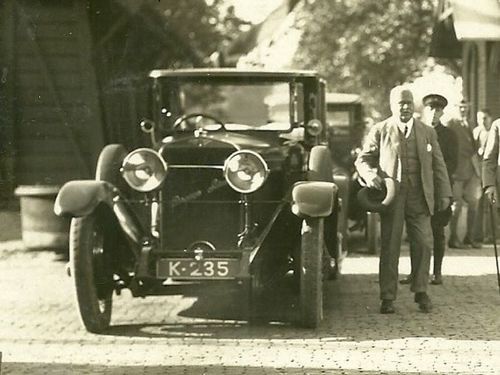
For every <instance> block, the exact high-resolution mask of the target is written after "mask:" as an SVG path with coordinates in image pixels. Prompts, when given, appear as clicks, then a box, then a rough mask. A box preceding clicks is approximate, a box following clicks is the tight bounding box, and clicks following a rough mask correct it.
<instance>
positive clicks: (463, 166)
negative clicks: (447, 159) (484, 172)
mask: <svg viewBox="0 0 500 375" xmlns="http://www.w3.org/2000/svg"><path fill="white" fill-rule="evenodd" d="M448 128H449V129H451V130H452V131H453V132H454V133H455V135H456V138H457V143H458V162H457V169H456V170H455V173H454V177H455V178H454V179H455V180H457V181H458V180H462V181H463V180H468V179H470V178H471V177H473V176H474V175H475V176H478V177H479V176H481V159H480V158H479V156H478V154H477V147H478V146H477V143H476V141H475V140H474V135H473V132H472V129H471V128H470V126H469V124H468V123H465V124H464V123H463V121H462V120H459V119H452V120H450V121H449V123H448Z"/></svg>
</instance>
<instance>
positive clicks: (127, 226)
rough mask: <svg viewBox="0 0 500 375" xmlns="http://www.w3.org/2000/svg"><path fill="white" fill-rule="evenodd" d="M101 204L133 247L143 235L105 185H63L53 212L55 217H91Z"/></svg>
mask: <svg viewBox="0 0 500 375" xmlns="http://www.w3.org/2000/svg"><path fill="white" fill-rule="evenodd" d="M101 203H103V204H105V205H107V206H108V207H109V208H110V209H111V210H112V211H113V213H114V215H115V217H116V219H117V220H118V223H119V224H120V227H121V228H122V229H123V231H124V232H125V234H126V235H127V236H128V237H129V238H130V239H131V240H132V241H133V242H135V243H137V244H138V243H140V242H141V239H142V238H143V235H144V230H143V229H142V227H141V224H140V222H139V220H138V219H137V217H136V215H135V214H134V212H133V211H132V209H131V208H130V206H129V205H128V204H127V202H126V200H125V199H123V198H122V197H121V196H120V192H119V190H118V189H117V188H115V187H114V186H113V185H112V184H110V183H109V182H106V181H95V180H75V181H69V182H67V183H66V184H64V185H63V186H62V188H61V190H59V194H57V197H56V201H55V204H54V212H55V214H56V215H58V216H66V217H68V216H69V217H81V216H87V215H89V214H91V213H92V212H93V211H94V210H95V209H96V208H97V207H98V206H99V205H100V204H101Z"/></svg>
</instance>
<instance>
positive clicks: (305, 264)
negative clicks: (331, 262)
mask: <svg viewBox="0 0 500 375" xmlns="http://www.w3.org/2000/svg"><path fill="white" fill-rule="evenodd" d="M323 249H324V240H323V219H320V218H307V219H304V220H303V222H302V239H301V248H300V267H299V279H300V297H299V298H300V318H299V319H300V324H301V325H302V326H304V327H307V328H316V327H317V326H318V325H319V323H320V321H321V319H322V317H323V272H322V260H323Z"/></svg>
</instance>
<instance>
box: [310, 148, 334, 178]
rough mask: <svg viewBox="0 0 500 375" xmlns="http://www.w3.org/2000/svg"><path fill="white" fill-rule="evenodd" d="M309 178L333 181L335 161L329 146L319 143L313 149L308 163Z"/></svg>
mask: <svg viewBox="0 0 500 375" xmlns="http://www.w3.org/2000/svg"><path fill="white" fill-rule="evenodd" d="M307 169H308V171H307V172H308V178H307V179H308V180H310V181H328V182H333V163H332V156H331V153H330V150H329V149H328V147H327V146H324V145H318V146H314V147H313V148H312V149H311V153H310V154H309V163H308V168H307Z"/></svg>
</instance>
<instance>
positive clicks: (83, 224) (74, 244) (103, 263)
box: [70, 212, 113, 333]
mask: <svg viewBox="0 0 500 375" xmlns="http://www.w3.org/2000/svg"><path fill="white" fill-rule="evenodd" d="M103 219H104V218H103V217H102V215H99V212H94V213H92V214H91V215H89V216H85V217H80V218H74V219H73V220H72V221H71V228H70V266H71V275H72V276H73V280H74V283H75V291H76V299H77V304H78V309H79V312H80V318H81V320H82V323H83V325H84V326H85V328H86V329H87V331H89V332H93V333H100V332H102V331H104V330H105V329H107V328H108V327H109V323H110V321H111V309H112V296H113V273H112V270H111V257H110V253H109V251H110V250H111V249H110V247H111V246H112V244H111V243H110V242H111V237H110V236H109V235H106V233H105V229H104V228H105V227H106V225H104V223H103V221H104V220H103Z"/></svg>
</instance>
